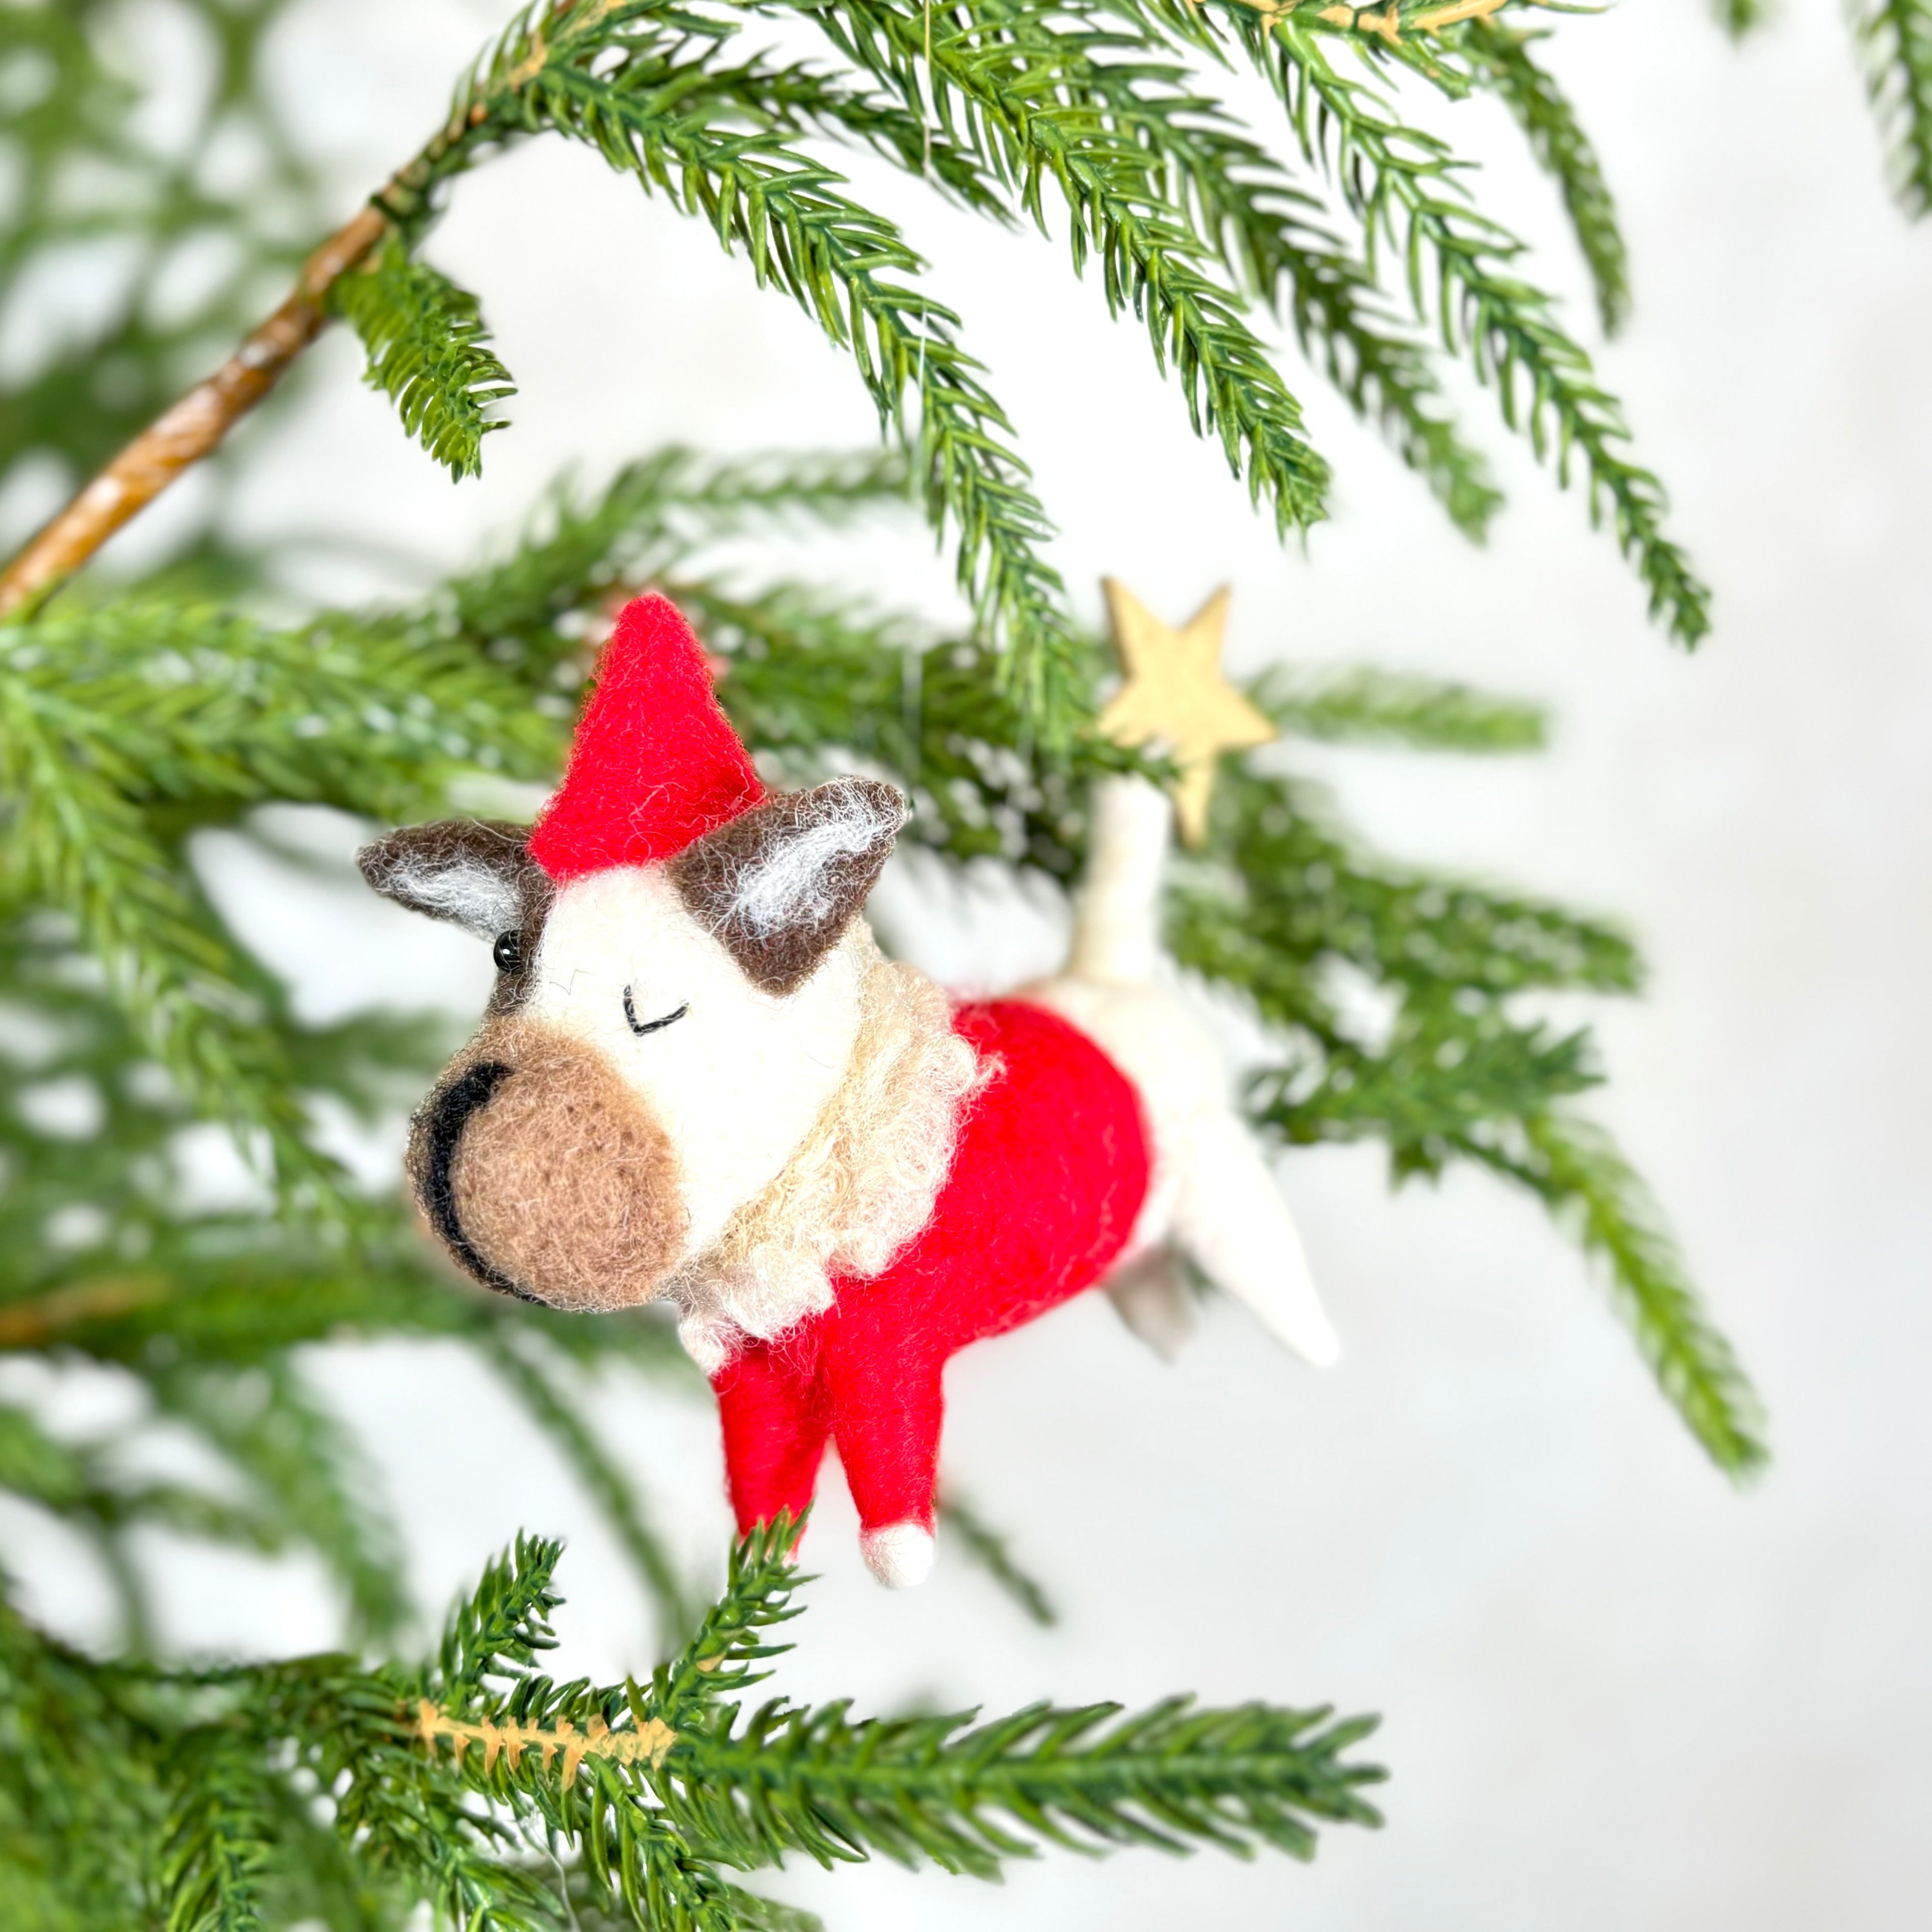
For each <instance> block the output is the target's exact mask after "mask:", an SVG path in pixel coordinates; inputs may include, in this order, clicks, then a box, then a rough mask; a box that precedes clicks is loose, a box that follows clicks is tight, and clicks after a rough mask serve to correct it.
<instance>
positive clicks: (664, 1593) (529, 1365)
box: [483, 1328, 692, 1641]
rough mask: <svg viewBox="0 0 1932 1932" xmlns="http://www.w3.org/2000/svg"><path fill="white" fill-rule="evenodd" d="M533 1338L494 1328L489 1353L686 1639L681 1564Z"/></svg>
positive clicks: (671, 1630) (667, 1629)
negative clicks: (544, 1361) (538, 1356)
mask: <svg viewBox="0 0 1932 1932" xmlns="http://www.w3.org/2000/svg"><path fill="white" fill-rule="evenodd" d="M528 1340H529V1338H527V1337H515V1336H514V1335H512V1334H511V1332H510V1331H508V1329H507V1328H496V1329H495V1330H493V1331H490V1333H489V1334H488V1335H487V1337H486V1339H485V1340H484V1345H483V1352H484V1358H485V1359H486V1360H487V1361H488V1362H489V1364H490V1366H491V1367H493V1369H494V1370H496V1373H497V1374H498V1375H499V1376H502V1379H503V1380H504V1382H505V1384H506V1385H508V1388H510V1390H511V1392H512V1393H513V1394H514V1395H515V1397H516V1398H517V1401H518V1402H519V1403H520V1404H521V1405H522V1406H523V1410H524V1412H525V1413H526V1414H527V1415H529V1418H530V1419H531V1421H533V1422H534V1423H535V1424H537V1426H538V1427H539V1428H540V1429H541V1430H543V1432H544V1434H545V1435H547V1436H548V1437H549V1438H550V1440H551V1442H553V1443H554V1444H555V1445H556V1448H557V1449H558V1451H559V1452H560V1453H561V1454H562V1457H563V1458H564V1460H565V1462H566V1463H568V1465H569V1466H570V1469H571V1473H572V1474H573V1475H575V1477H576V1478H577V1481H579V1482H580V1484H583V1488H584V1490H585V1492H586V1494H588V1495H589V1497H590V1499H591V1500H592V1502H595V1504H596V1505H597V1507H598V1509H599V1510H601V1511H602V1513H603V1516H604V1521H605V1522H606V1523H607V1524H608V1525H609V1526H610V1529H611V1531H612V1532H613V1535H615V1536H616V1538H617V1541H618V1543H619V1546H620V1547H622V1550H623V1552H624V1554H625V1556H627V1557H628V1558H629V1559H630V1562H631V1568H632V1570H633V1571H635V1572H636V1574H637V1580H638V1581H639V1582H640V1583H641V1584H643V1586H644V1588H645V1589H646V1590H647V1591H648V1592H649V1594H650V1596H651V1598H652V1601H653V1602H654V1603H655V1604H656V1606H657V1611H658V1618H659V1619H660V1622H661V1628H662V1631H663V1634H664V1636H665V1637H667V1638H669V1639H670V1640H673V1641H675V1640H677V1639H679V1638H681V1637H682V1636H683V1635H684V1634H685V1631H686V1630H687V1629H688V1628H689V1627H690V1624H691V1615H692V1613H691V1606H690V1604H689V1603H688V1601H687V1600H686V1598H685V1589H684V1583H683V1580H682V1577H680V1576H679V1574H678V1570H677V1565H676V1564H675V1563H674V1562H673V1561H672V1560H671V1556H670V1552H669V1551H668V1550H666V1549H665V1547H664V1543H663V1541H662V1539H661V1538H660V1537H659V1535H658V1532H657V1531H656V1530H655V1529H654V1528H653V1527H652V1524H651V1523H650V1521H649V1518H648V1517H646V1514H645V1511H644V1507H643V1501H642V1499H640V1496H638V1494H637V1490H636V1488H635V1487H634V1485H633V1484H631V1481H630V1479H629V1478H628V1477H627V1476H626V1475H625V1474H624V1472H623V1471H622V1469H621V1468H619V1466H618V1464H617V1463H616V1461H615V1460H613V1458H612V1457H611V1456H610V1454H609V1452H608V1451H607V1450H606V1449H605V1448H604V1445H602V1443H601V1442H598V1439H597V1437H596V1436H595V1433H593V1432H592V1430H591V1429H590V1427H589V1425H588V1424H586V1423H585V1421H583V1418H582V1417H581V1416H580V1415H578V1414H577V1410H576V1409H575V1407H574V1406H573V1405H572V1403H571V1400H570V1399H569V1398H568V1397H567V1396H565V1394H563V1393H562V1391H560V1390H559V1388H557V1386H556V1383H555V1382H554V1381H553V1379H552V1377H551V1376H550V1373H549V1371H548V1370H546V1369H545V1368H544V1367H543V1366H542V1365H541V1364H540V1363H539V1362H538V1360H537V1359H536V1358H535V1355H534V1354H533V1353H532V1351H531V1349H530V1348H529V1346H528Z"/></svg>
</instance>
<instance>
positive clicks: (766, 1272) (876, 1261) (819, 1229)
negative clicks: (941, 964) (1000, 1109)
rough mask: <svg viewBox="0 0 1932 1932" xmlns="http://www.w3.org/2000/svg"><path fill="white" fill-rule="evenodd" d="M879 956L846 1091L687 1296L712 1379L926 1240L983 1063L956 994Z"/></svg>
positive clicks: (707, 1257) (698, 1348) (686, 1333)
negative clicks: (843, 1286)
mask: <svg viewBox="0 0 1932 1932" xmlns="http://www.w3.org/2000/svg"><path fill="white" fill-rule="evenodd" d="M857 939H862V941H863V942H864V943H865V944H866V946H867V947H868V948H869V949H870V952H871V966H870V969H869V971H868V972H867V974H866V977H865V983H864V986H863V989H862V992H861V994H860V1019H859V1035H858V1040H857V1042H856V1044H855V1046H853V1051H852V1055H851V1058H850V1062H849V1063H848V1064H847V1068H846V1070H845V1074H844V1079H842V1080H841V1082H840V1083H839V1085H838V1089H837V1091H835V1092H834V1093H833V1094H832V1096H831V1097H830V1098H829V1100H827V1101H826V1105H825V1109H824V1111H823V1113H821V1114H820V1116H819V1118H818V1120H817V1123H816V1124H814V1127H813V1128H812V1130H811V1133H809V1134H808V1136H806V1137H805V1142H804V1144H803V1145H802V1146H801V1147H800V1148H799V1150H798V1151H797V1152H796V1154H794V1155H793V1157H792V1158H791V1160H790V1161H789V1162H787V1163H786V1166H785V1168H784V1172H782V1173H781V1174H780V1175H778V1178H777V1179H776V1180H775V1181H773V1182H772V1184H771V1185H770V1186H769V1187H767V1188H766V1189H765V1190H763V1192H762V1193H760V1194H759V1195H758V1196H757V1197H756V1199H754V1200H751V1201H750V1202H747V1203H746V1204H745V1206H744V1207H742V1208H740V1209H739V1211H738V1213H737V1214H736V1215H734V1216H733V1217H732V1220H731V1222H730V1225H729V1226H727V1229H725V1231H724V1236H723V1238H721V1240H720V1241H718V1244H717V1245H716V1246H715V1247H713V1248H712V1249H711V1250H709V1252H708V1253H706V1254H704V1255H703V1256H700V1258H699V1259H697V1261H696V1262H694V1264H692V1265H691V1266H689V1267H688V1268H685V1269H684V1270H683V1271H682V1272H681V1273H680V1274H679V1277H678V1279H677V1280H676V1283H674V1284H673V1289H672V1292H673V1294H674V1295H676V1298H677V1300H678V1302H679V1306H680V1307H681V1308H682V1310H683V1311H684V1313H683V1318H682V1320H681V1321H680V1322H679V1325H678V1334H679V1337H680V1339H681V1340H682V1341H683V1343H684V1345H685V1349H686V1350H687V1351H688V1352H689V1353H690V1355H691V1358H692V1359H693V1360H694V1361H696V1362H697V1364H698V1366H699V1367H700V1368H702V1369H703V1370H705V1371H706V1373H712V1372H715V1370H718V1368H720V1367H722V1366H723V1364H724V1361H725V1360H726V1359H727V1357H728V1356H729V1355H730V1352H731V1351H732V1350H733V1349H734V1348H736V1347H737V1346H740V1345H741V1344H742V1342H743V1340H745V1337H763V1338H769V1337H772V1336H774V1335H777V1334H781V1333H782V1332H783V1331H784V1330H786V1329H787V1328H791V1327H792V1326H793V1325H794V1324H795V1323H796V1322H799V1320H800V1319H802V1317H803V1316H806V1315H808V1314H810V1313H813V1312H814V1310H819V1309H822V1308H824V1307H827V1306H828V1305H829V1303H830V1301H831V1299H832V1284H831V1277H832V1275H833V1274H835V1273H838V1274H843V1275H845V1276H847V1277H865V1276H870V1275H875V1274H877V1273H878V1272H879V1271H880V1270H881V1269H882V1268H884V1267H885V1266H886V1263H887V1262H889V1261H890V1260H891V1259H892V1256H893V1255H894V1254H895V1253H897V1252H898V1250H899V1249H900V1248H901V1247H904V1244H906V1242H907V1241H909V1240H910V1238H912V1236H913V1235H915V1234H916V1233H917V1232H918V1231H919V1229H920V1228H922V1227H923V1226H925V1224H926V1221H927V1220H928V1219H929V1217H930V1215H931V1214H932V1207H933V1202H934V1201H935V1199H936V1198H937V1197H938V1193H939V1190H940V1187H941V1184H942V1183H943V1182H944V1180H945V1178H946V1175H947V1169H948V1168H949V1167H950V1165H951V1163H952V1160H953V1145H954V1140H955V1138H956V1131H957V1128H958V1124H959V1113H960V1109H961V1106H962V1103H964V1102H965V1100H966V1099H967V1097H968V1095H969V1094H971V1091H972V1090H973V1088H974V1085H975V1084H976V1083H977V1081H978V1080H979V1079H980V1073H981V1068H980V1061H979V1059H978V1058H977V1055H975V1053H974V1050H973V1048H972V1046H971V1044H970V1043H969V1042H968V1041H967V1040H965V1038H964V1037H962V1035H960V1034H959V1033H957V1032H956V1031H955V1030H954V1028H953V1013H952V1007H951V1004H950V1001H948V999H947V996H946V995H945V993H944V992H942V991H941V989H940V988H939V987H938V986H935V985H934V984H933V983H932V981H931V980H929V979H927V978H926V976H925V975H924V974H922V973H920V972H919V971H918V970H917V969H916V968H913V967H911V966H908V965H902V964H895V963H894V962H891V961H889V960H886V959H883V958H881V957H880V956H879V953H878V951H877V947H876V946H875V945H874V944H872V942H871V935H869V933H865V932H860V933H859V935H856V938H855V943H856V940H857Z"/></svg>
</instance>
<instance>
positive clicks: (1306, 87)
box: [1236, 13, 1710, 644]
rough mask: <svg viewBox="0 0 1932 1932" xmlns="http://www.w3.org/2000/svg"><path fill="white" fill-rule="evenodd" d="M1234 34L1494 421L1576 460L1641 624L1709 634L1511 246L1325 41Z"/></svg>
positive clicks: (1548, 307) (1441, 150)
mask: <svg viewBox="0 0 1932 1932" xmlns="http://www.w3.org/2000/svg"><path fill="white" fill-rule="evenodd" d="M1236 24H1237V28H1238V31H1239V32H1240V34H1241V36H1242V38H1243V40H1244V43H1245V44H1246V45H1247V48H1248V49H1249V51H1250V54H1251V55H1252V57H1253V59H1254V61H1255V62H1256V65H1257V66H1258V67H1259V68H1260V69H1261V71H1262V72H1263V73H1264V74H1265V75H1266V76H1267V77H1268V79H1269V80H1270V81H1271V83H1273V85H1274V87H1275V89H1276V90H1277V92H1278V93H1279V94H1280V96H1281V98H1282V100H1283V102H1284V104H1286V107H1287V109H1288V111H1289V118H1290V120H1291V121H1292V124H1293V126H1294V128H1295V133H1296V136H1297V137H1298V139H1299V140H1300V142H1301V145H1302V149H1303V151H1304V154H1307V157H1309V159H1310V160H1311V161H1312V162H1319V163H1322V164H1324V165H1325V166H1328V168H1329V169H1330V170H1331V173H1332V175H1333V176H1334V179H1335V180H1336V181H1337V183H1338V184H1339V185H1340V188H1341V190H1342V193H1343V199H1344V202H1346V205H1347V206H1348V207H1349V209H1350V211H1352V213H1353V214H1355V216H1356V217H1357V218H1358V220H1360V221H1361V223H1362V226H1363V229H1364V233H1365V235H1366V236H1367V238H1368V240H1369V242H1370V245H1371V247H1372V248H1373V247H1374V246H1376V245H1382V246H1385V247H1386V248H1388V249H1389V250H1390V251H1391V252H1392V253H1393V254H1394V257H1396V259H1397V260H1398V261H1399V262H1400V263H1403V266H1404V268H1405V269H1406V275H1407V278H1408V281H1409V293H1410V296H1411V298H1412V300H1413V302H1414V303H1415V308H1416V311H1417V313H1418V315H1422V314H1427V313H1429V311H1430V309H1431V308H1433V311H1434V314H1435V318H1436V325H1437V327H1438V329H1439V332H1440V333H1441V335H1442V340H1443V342H1444V344H1445V346H1446V347H1448V348H1450V349H1451V350H1463V351H1465V352H1466V353H1467V354H1468V355H1469V357H1470V359H1471V360H1472V362H1473V364H1474V366H1475V369H1476V371H1477V373H1478V374H1479V375H1480V376H1481V377H1484V379H1485V380H1488V381H1490V382H1493V383H1494V385H1495V386H1496V395H1497V400H1498V402H1499V405H1500V407H1501V408H1502V414H1503V418H1504V420H1505V422H1506V423H1508V425H1510V426H1511V428H1516V427H1517V426H1518V425H1519V422H1520V426H1521V427H1522V428H1523V429H1524V430H1525V431H1526V433H1527V434H1528V435H1529V438H1530V440H1531V442H1532V445H1533V446H1534V447H1535V449H1536V452H1537V453H1538V455H1540V456H1543V457H1544V458H1547V459H1548V460H1550V461H1551V462H1552V463H1553V464H1554V466H1555V468H1556V473H1557V476H1558V478H1559V481H1567V479H1568V474H1569V468H1570V463H1571V458H1572V455H1573V454H1574V455H1575V456H1577V457H1579V458H1581V460H1582V462H1583V471H1584V481H1585V484H1586V489H1587V491H1588V496H1589V504H1590V511H1591V515H1592V518H1593V519H1595V518H1596V517H1599V516H1601V514H1603V513H1604V510H1605V509H1606V508H1607V509H1608V512H1609V514H1610V521H1611V524H1612V526H1613V529H1614V530H1615V532H1616V538H1617V541H1618V543H1619V545H1620V546H1621V547H1622V550H1623V551H1624V553H1625V555H1626V556H1628V557H1629V558H1630V559H1631V561H1632V562H1634V565H1635V566H1636V568H1637V574H1638V575H1639V576H1640V577H1641V578H1642V579H1643V583H1644V584H1645V586H1646V588H1647V589H1648V590H1649V593H1650V608H1651V612H1652V615H1653V616H1655V617H1656V618H1658V619H1659V620H1660V621H1661V622H1663V623H1664V625H1665V626H1666V627H1667V629H1668V630H1669V631H1670V634H1672V635H1673V637H1676V638H1677V639H1678V640H1679V641H1680V642H1682V643H1685V644H1695V643H1697V640H1698V639H1699V638H1700V637H1703V635H1704V634H1705V633H1706V631H1708V630H1709V628H1710V615H1709V592H1707V591H1706V589H1705V587H1704V586H1703V584H1702V583H1700V581H1699V580H1697V577H1696V576H1695V575H1694V574H1693V573H1692V571H1691V568H1690V565H1689V563H1688V561H1687V559H1685V556H1684V553H1683V552H1682V550H1680V549H1679V547H1677V545H1676V544H1675V543H1674V542H1673V541H1671V540H1670V538H1669V537H1667V535H1665V534H1664V509H1665V499H1664V490H1663V486H1662V485H1661V484H1660V483H1659V482H1658V480H1657V478H1655V476H1654V475H1652V473H1651V472H1650V471H1649V470H1648V469H1644V468H1643V466H1641V465H1640V464H1637V463H1634V462H1633V461H1632V460H1631V458H1630V457H1629V455H1628V454H1627V449H1628V443H1629V440H1630V433H1629V431H1628V428H1626V427H1625V423H1624V421H1623V417H1622V411H1621V410H1620V409H1619V406H1618V404H1617V403H1616V401H1615V399H1614V398H1612V397H1611V396H1610V395H1608V394H1607V392H1605V391H1604V389H1601V387H1599V386H1598V383H1597V382H1596V380H1595V371H1594V370H1593V369H1592V365H1591V362H1590V359H1589V355H1588V354H1587V353H1586V351H1585V350H1583V348H1582V347H1580V345H1579V344H1577V342H1575V341H1574V340H1573V339H1572V338H1571V337H1570V336H1569V335H1567V334H1566V333H1565V331H1564V330H1563V329H1562V326H1561V325H1560V324H1559V322H1558V320H1557V319H1556V311H1555V308H1554V305H1553V303H1552V302H1551V300H1550V297H1549V296H1547V295H1546V294H1544V293H1543V291H1542V290H1540V289H1538V288H1536V287H1534V286H1533V285H1532V284H1530V283H1529V282H1526V281H1523V279H1522V278H1521V277H1520V275H1517V273H1516V272H1515V266H1514V265H1515V263H1517V260H1518V259H1519V258H1520V257H1521V255H1522V254H1523V252H1524V249H1523V244H1522V243H1521V242H1519V241H1518V240H1517V239H1516V238H1515V237H1514V236H1512V235H1511V234H1510V233H1509V232H1508V230H1507V229H1505V228H1503V227H1502V226H1499V224H1498V223H1496V222H1494V221H1493V220H1490V218H1489V217H1487V216H1486V215H1484V214H1481V213H1480V212H1479V211H1478V210H1477V209H1476V208H1475V207H1474V206H1473V205H1472V203H1471V202H1470V201H1469V199H1468V196H1467V193H1466V190H1464V188H1463V186H1462V184H1461V182H1460V178H1459V176H1458V175H1457V172H1456V171H1455V170H1456V163H1455V159H1454V156H1453V154H1451V151H1450V150H1449V149H1448V147H1447V146H1445V144H1444V143H1443V142H1441V141H1440V140H1439V139H1436V137H1435V136H1433V135H1431V134H1429V133H1424V131H1422V130H1420V129H1418V128H1416V127H1412V126H1409V125H1408V124H1406V123H1404V122H1403V121H1401V120H1400V119H1399V118H1397V117H1396V115H1394V112H1393V110H1391V108H1390V107H1388V104H1386V103H1385V101H1383V100H1382V98H1381V97H1380V96H1379V95H1377V94H1376V92H1374V91H1373V89H1371V88H1370V87H1369V86H1367V85H1365V84H1364V83H1362V82H1361V81H1358V80H1354V79H1352V78H1351V77H1348V76H1346V75H1345V74H1342V73H1341V72H1340V71H1339V70H1338V69H1337V68H1336V66H1335V65H1334V62H1332V61H1331V59H1330V58H1329V54H1328V46H1329V45H1331V44H1332V43H1333V42H1334V34H1333V33H1332V32H1330V31H1325V30H1324V29H1323V28H1322V25H1321V23H1319V22H1313V21H1307V20H1304V18H1303V17H1302V16H1301V15H1300V14H1299V13H1286V14H1280V15H1274V16H1271V17H1270V18H1269V19H1268V20H1267V21H1266V22H1265V23H1253V24H1251V23H1250V18H1249V17H1242V18H1241V19H1240V20H1238V21H1237V23H1236Z"/></svg>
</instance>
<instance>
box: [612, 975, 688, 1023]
mask: <svg viewBox="0 0 1932 1932" xmlns="http://www.w3.org/2000/svg"><path fill="white" fill-rule="evenodd" d="M690 1010H691V1002H690V1001H688V1000H687V1001H685V1003H684V1004H683V1005H682V1006H681V1007H679V1008H678V1010H677V1011H676V1013H666V1014H665V1015H664V1017H663V1018H662V1019H655V1020H640V1019H638V1017H637V1008H636V1007H634V1006H633V1005H632V1004H631V989H630V988H629V987H628V986H626V987H625V989H624V1017H625V1019H627V1020H628V1021H629V1022H630V1023H631V1031H632V1032H633V1033H634V1034H647V1033H661V1032H662V1031H664V1028H666V1027H667V1026H669V1025H670V1023H671V1022H672V1021H673V1020H681V1019H683V1017H684V1016H685V1014H686V1013H689V1012H690Z"/></svg>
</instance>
